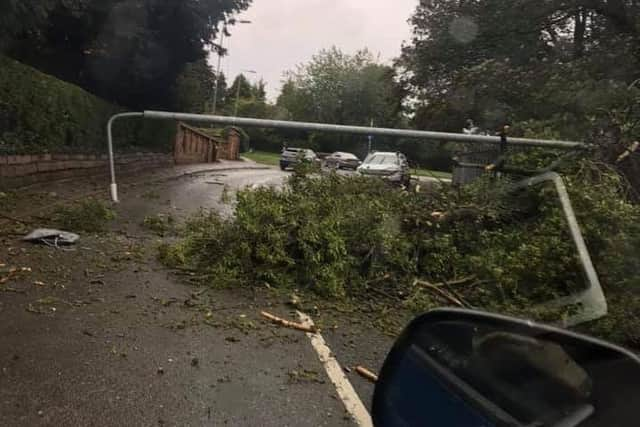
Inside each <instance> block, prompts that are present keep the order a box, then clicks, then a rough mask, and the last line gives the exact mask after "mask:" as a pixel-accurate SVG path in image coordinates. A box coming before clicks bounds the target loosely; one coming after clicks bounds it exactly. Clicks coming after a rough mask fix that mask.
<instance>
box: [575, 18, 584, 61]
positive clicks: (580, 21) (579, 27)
mask: <svg viewBox="0 0 640 427" xmlns="http://www.w3.org/2000/svg"><path fill="white" fill-rule="evenodd" d="M574 21H575V24H574V30H573V56H574V58H576V59H578V58H582V56H583V55H584V36H585V33H586V30H587V12H586V11H585V10H584V9H582V8H579V9H578V10H576V13H575V16H574Z"/></svg>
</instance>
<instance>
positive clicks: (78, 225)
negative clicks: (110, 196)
mask: <svg viewBox="0 0 640 427" xmlns="http://www.w3.org/2000/svg"><path fill="white" fill-rule="evenodd" d="M115 217H116V213H115V212H114V210H113V209H111V208H110V207H109V206H107V205H106V204H105V203H103V202H101V201H99V200H95V199H85V200H82V201H80V202H76V203H74V204H72V205H69V206H62V207H59V208H58V209H56V210H55V211H54V212H53V215H52V218H53V222H54V224H55V225H56V226H57V227H59V228H61V229H63V230H66V231H71V232H76V233H77V232H82V231H84V232H88V233H99V232H103V231H106V229H107V226H108V224H109V222H110V221H112V220H114V219H115Z"/></svg>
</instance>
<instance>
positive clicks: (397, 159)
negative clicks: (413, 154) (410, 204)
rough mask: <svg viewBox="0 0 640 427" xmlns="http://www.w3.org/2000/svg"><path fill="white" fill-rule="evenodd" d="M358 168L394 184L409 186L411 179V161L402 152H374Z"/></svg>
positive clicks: (362, 171)
mask: <svg viewBox="0 0 640 427" xmlns="http://www.w3.org/2000/svg"><path fill="white" fill-rule="evenodd" d="M357 170H358V173H360V174H361V175H364V176H375V177H379V178H382V179H384V180H385V181H388V182H390V183H393V184H399V185H404V186H408V185H409V183H410V181H411V172H410V170H409V162H408V161H407V157H406V156H405V155H404V154H402V153H397V152H396V153H393V152H373V153H371V154H369V155H368V156H367V158H366V159H364V162H362V165H360V166H359V167H358V169H357Z"/></svg>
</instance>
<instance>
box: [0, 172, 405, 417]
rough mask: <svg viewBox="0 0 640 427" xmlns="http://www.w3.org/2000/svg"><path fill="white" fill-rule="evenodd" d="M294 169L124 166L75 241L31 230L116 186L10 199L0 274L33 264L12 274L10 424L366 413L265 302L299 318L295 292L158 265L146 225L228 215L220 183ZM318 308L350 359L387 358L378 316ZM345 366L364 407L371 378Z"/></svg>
mask: <svg viewBox="0 0 640 427" xmlns="http://www.w3.org/2000/svg"><path fill="white" fill-rule="evenodd" d="M287 176H288V173H285V172H282V171H279V170H277V169H275V168H265V167H262V166H260V165H256V164H252V163H248V162H228V163H221V164H216V165H198V166H187V167H176V168H173V169H170V170H162V171H156V172H153V173H148V174H143V175H139V176H132V177H123V179H122V180H121V181H120V199H121V203H120V204H119V205H118V206H117V207H116V210H117V213H118V219H117V220H116V221H115V223H114V224H113V226H112V229H111V230H110V231H109V232H108V233H103V234H97V235H83V236H82V240H81V241H80V243H79V244H78V245H76V246H75V247H74V248H73V250H68V251H67V250H60V249H55V248H51V247H47V246H38V245H32V244H28V243H23V242H21V241H20V240H19V237H20V235H21V234H22V233H23V232H24V231H25V230H26V229H30V228H33V227H41V226H46V225H47V218H48V212H50V211H51V209H52V208H53V207H55V206H57V205H59V204H65V203H69V202H70V201H72V200H77V199H81V198H84V197H88V196H89V195H91V196H92V197H101V198H105V199H106V198H107V197H108V194H107V189H108V187H107V183H106V182H104V181H102V180H100V179H97V178H96V179H94V180H87V181H85V182H77V181H67V182H56V183H50V184H47V185H38V186H34V187H30V188H28V189H24V190H21V192H20V194H18V195H16V196H15V197H13V198H12V199H11V202H10V203H9V202H6V203H5V208H6V209H3V210H2V212H3V214H5V217H4V218H0V278H2V277H6V276H7V275H6V274H5V273H2V272H3V271H5V272H6V270H7V269H8V268H10V267H17V268H19V269H24V271H20V272H18V273H16V274H15V275H13V276H12V277H11V278H10V280H8V281H7V282H5V283H3V284H1V285H0V338H1V339H2V343H3V345H2V346H0V425H2V426H62V425H65V426H66V425H69V426H71V425H73V426H85V425H86V426H89V425H90V426H122V425H127V426H218V425H242V426H245V425H246V426H346V425H355V424H356V423H355V421H354V420H353V418H352V417H351V416H349V414H348V413H347V412H346V411H345V406H344V404H343V402H342V400H341V399H340V397H339V396H338V394H337V392H336V388H335V386H334V385H333V384H332V382H331V381H330V379H329V378H328V377H327V374H326V372H325V370H324V366H323V364H322V363H320V361H319V358H318V355H317V354H316V352H315V351H314V348H313V347H312V346H311V344H310V341H309V339H308V337H307V336H306V335H305V334H304V333H301V332H299V331H294V330H290V329H286V328H282V327H278V326H276V325H273V324H270V323H267V322H266V321H265V320H264V319H262V318H261V316H260V315H259V313H260V311H261V310H266V311H269V312H271V313H273V314H276V315H279V316H282V317H286V318H290V319H292V320H296V313H295V311H294V310H293V309H292V307H290V306H289V305H287V301H288V297H287V296H286V295H282V294H281V293H278V292H275V291H273V290H270V289H232V290H211V289H201V288H198V287H196V286H194V285H192V284H190V282H189V276H188V275H185V274H179V273H180V272H172V271H168V270H167V269H165V268H164V267H163V266H162V265H161V264H159V262H158V261H157V260H156V253H157V249H156V248H157V245H158V244H159V243H160V241H161V239H160V238H159V237H158V236H157V235H155V234H153V233H151V232H150V231H149V230H147V229H145V228H144V227H142V226H141V223H142V221H143V220H144V218H145V217H146V216H147V215H155V214H158V213H162V214H171V215H172V216H174V217H175V218H177V219H178V220H182V219H184V218H186V217H187V216H189V215H190V214H192V213H194V212H196V211H197V210H199V209H201V208H204V209H216V210H219V211H221V212H224V213H228V214H231V213H232V207H231V206H230V205H228V204H225V203H222V202H221V196H222V194H223V192H225V191H227V192H233V191H236V190H237V189H240V188H244V187H247V186H249V187H255V186H261V185H273V186H279V185H282V183H283V182H284V180H285V179H286V178H287ZM0 202H1V201H0ZM7 217H9V218H14V219H16V220H22V221H28V222H29V224H28V225H24V224H20V223H18V222H16V221H13V220H10V219H7ZM3 264H4V265H3ZM306 306H307V307H308V308H309V310H310V311H311V312H309V313H308V314H309V315H311V317H312V318H314V320H319V321H320V322H321V323H322V324H323V325H328V327H327V328H326V329H325V330H323V333H322V334H323V336H324V338H325V340H326V342H327V345H328V346H329V347H330V349H331V351H332V353H333V354H334V355H335V356H336V358H337V360H338V362H339V363H340V364H341V365H342V366H343V367H353V366H355V365H364V366H367V367H368V368H370V369H371V370H372V371H374V372H375V371H377V370H378V369H379V368H380V366H381V364H382V362H383V360H384V357H385V355H386V353H387V351H388V349H389V348H390V346H391V344H392V342H393V337H392V336H390V335H389V332H388V331H386V332H385V330H384V328H379V329H378V328H376V327H375V326H374V325H376V321H377V318H376V314H375V313H369V312H367V310H347V311H345V310H344V309H343V308H341V307H339V306H338V305H331V304H325V305H322V304H320V303H316V302H315V301H309V302H308V304H306ZM401 326H402V323H398V324H397V327H398V328H399V327H401ZM391 335H392V334H391ZM347 376H348V378H349V380H350V381H351V383H352V384H353V386H354V388H355V390H356V392H357V393H358V395H359V396H360V398H361V399H362V401H363V402H364V403H365V405H367V406H368V405H369V403H370V401H371V395H372V392H373V385H372V384H371V383H369V382H368V381H366V380H365V379H362V378H360V377H358V376H356V375H355V373H353V372H351V373H349V374H347Z"/></svg>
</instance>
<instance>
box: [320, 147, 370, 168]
mask: <svg viewBox="0 0 640 427" xmlns="http://www.w3.org/2000/svg"><path fill="white" fill-rule="evenodd" d="M324 164H325V166H326V167H328V168H332V169H353V170H355V169H357V168H358V166H360V165H361V164H362V162H361V161H360V159H359V158H358V156H356V155H355V154H351V153H345V152H342V151H336V152H335V153H332V154H330V155H328V156H327V157H326V158H325V159H324Z"/></svg>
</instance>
